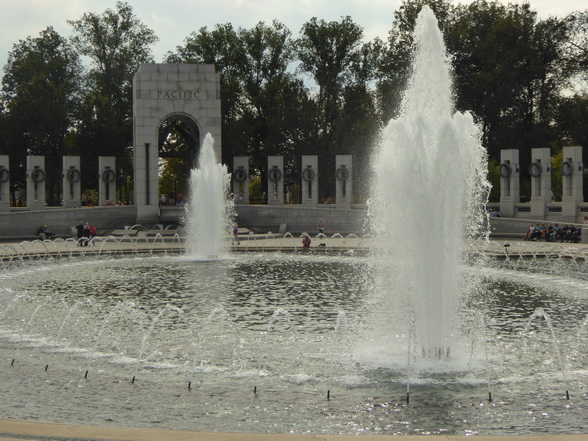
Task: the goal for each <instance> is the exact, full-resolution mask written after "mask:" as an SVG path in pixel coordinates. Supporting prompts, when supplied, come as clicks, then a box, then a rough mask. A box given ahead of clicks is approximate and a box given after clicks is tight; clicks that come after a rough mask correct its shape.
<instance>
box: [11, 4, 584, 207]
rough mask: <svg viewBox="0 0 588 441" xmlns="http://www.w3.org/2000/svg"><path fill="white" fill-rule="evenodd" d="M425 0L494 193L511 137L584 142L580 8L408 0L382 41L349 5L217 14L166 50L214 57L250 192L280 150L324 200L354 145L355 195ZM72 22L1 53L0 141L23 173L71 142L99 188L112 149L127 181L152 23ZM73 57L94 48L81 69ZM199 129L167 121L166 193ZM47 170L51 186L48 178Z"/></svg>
mask: <svg viewBox="0 0 588 441" xmlns="http://www.w3.org/2000/svg"><path fill="white" fill-rule="evenodd" d="M423 5H428V6H429V7H431V9H432V10H433V11H434V13H435V15H436V17H437V19H438V22H439V26H440V27H441V29H442V30H443V32H444V38H445V41H446V45H447V48H448V52H449V55H450V57H451V60H452V63H453V68H454V74H455V75H454V78H455V84H454V87H455V97H456V109H457V110H460V111H464V110H469V111H471V112H472V114H473V115H474V118H475V119H476V121H477V122H478V123H479V124H480V127H481V132H482V140H483V144H484V146H485V147H486V148H487V150H488V153H489V158H490V161H489V173H490V180H491V181H492V183H493V184H494V185H493V190H492V193H491V196H490V197H491V200H493V201H495V200H497V199H498V198H499V195H498V194H497V191H498V183H499V178H498V177H497V167H498V163H497V161H498V159H499V157H500V150H501V149H503V148H518V149H520V162H521V164H526V163H528V162H529V160H530V153H531V148H534V147H552V148H557V149H559V148H561V147H563V146H565V145H570V144H572V145H586V144H587V142H588V123H586V121H588V104H587V103H588V98H587V96H586V94H585V93H575V94H569V93H566V94H564V91H568V90H569V89H570V87H572V86H576V85H577V84H580V85H582V84H584V85H585V82H586V80H587V79H588V74H587V73H586V72H587V66H588V62H587V60H588V55H587V54H588V37H586V35H588V34H587V33H586V29H588V11H583V12H578V13H575V14H572V15H570V16H569V17H566V18H565V19H557V18H549V19H545V20H540V19H539V18H538V16H537V13H536V12H535V11H534V10H532V9H531V7H530V5H529V4H528V3H522V4H511V3H504V2H497V1H487V0H474V1H473V2H469V3H468V4H457V5H454V3H453V2H451V1H450V0H403V1H402V3H401V5H400V7H399V8H398V10H397V11H396V12H395V14H394V18H393V22H392V24H391V29H390V31H389V34H388V38H387V40H386V41H382V40H380V39H374V40H373V41H365V40H364V35H363V30H362V29H361V27H360V26H358V25H357V24H356V23H354V22H353V20H352V18H351V17H341V19H340V20H339V21H332V22H326V21H324V20H320V19H318V18H316V17H313V18H311V19H310V20H308V21H307V22H306V23H305V24H304V25H303V26H302V29H301V30H300V33H299V35H298V36H293V35H292V33H291V32H290V30H289V29H288V28H287V27H286V26H285V25H283V24H282V23H280V22H278V21H273V22H271V23H264V22H259V23H258V24H257V25H255V26H254V27H253V28H251V29H244V28H238V29H236V28H234V27H233V26H232V25H231V24H230V23H227V24H217V25H216V26H214V28H213V29H211V30H209V29H208V28H206V27H203V28H201V29H199V30H197V31H195V32H193V33H192V34H190V35H189V36H188V38H186V40H185V42H184V44H183V45H181V46H178V47H177V48H176V51H175V52H170V53H168V56H167V61H168V62H173V63H211V64H215V66H216V69H217V71H218V72H219V73H220V78H221V111H222V125H223V127H222V130H223V158H222V160H223V162H224V163H226V164H231V163H232V158H233V156H249V157H250V166H251V170H252V172H253V174H254V175H255V176H256V177H255V179H254V182H255V184H254V187H253V188H252V189H251V190H252V191H251V195H252V198H254V197H258V198H260V199H261V195H262V194H263V188H265V186H266V184H267V178H266V174H265V172H266V167H267V156H268V155H281V156H283V157H284V168H285V170H284V178H285V183H286V185H287V186H288V187H289V188H292V189H293V190H292V194H294V193H295V190H294V189H295V187H296V186H297V185H299V183H300V171H301V170H300V167H301V164H300V156H301V155H306V154H316V155H319V165H320V170H319V173H321V179H320V186H321V188H320V198H321V199H325V198H326V197H329V196H333V193H334V188H335V187H334V184H335V183H334V173H333V170H334V156H335V155H337V154H351V155H353V158H354V170H355V171H356V173H355V174H354V185H355V188H354V194H355V197H356V200H365V199H366V198H367V196H368V195H369V183H368V182H367V179H368V178H369V176H370V154H371V151H372V148H373V145H374V144H376V143H377V142H378V137H379V135H380V133H381V128H382V127H383V126H384V124H386V123H387V122H388V121H389V120H390V118H393V117H396V116H397V115H398V114H399V111H400V106H401V102H402V92H403V90H404V88H405V85H406V82H407V80H408V78H409V75H410V68H411V57H412V50H413V46H412V32H413V29H414V24H415V20H416V17H417V15H418V13H419V12H420V10H421V9H422V7H423ZM68 23H69V24H70V25H71V26H72V30H73V36H72V38H71V43H68V42H67V41H65V40H64V39H62V38H61V37H60V36H59V35H57V33H55V31H54V30H53V29H52V28H47V30H46V31H44V32H42V33H41V34H40V36H39V37H38V38H28V39H27V40H24V41H21V42H19V43H18V44H16V45H15V46H14V50H13V51H12V52H11V53H10V55H9V61H8V64H7V66H5V67H4V71H5V75H4V78H3V81H2V95H1V101H0V149H1V150H2V153H3V154H4V153H8V154H10V156H11V162H12V163H11V172H12V177H13V179H14V180H15V181H16V182H17V184H22V183H23V182H24V158H25V156H26V154H31V153H36V154H44V155H45V156H46V158H48V161H49V162H50V163H49V164H48V166H47V169H48V171H50V172H55V173H57V170H60V164H58V163H57V162H55V163H53V162H51V161H58V160H59V158H60V156H61V155H63V154H66V153H67V154H79V155H81V156H82V168H83V170H82V171H83V173H82V176H83V179H84V182H83V187H84V188H88V189H91V188H95V187H96V186H97V181H96V179H97V178H96V173H95V170H96V164H97V158H98V156H99V155H113V156H116V158H117V169H118V170H117V175H118V176H120V179H121V182H125V183H127V182H129V179H130V180H132V140H133V138H132V99H133V96H132V80H133V76H134V74H135V72H136V71H137V68H138V66H139V65H140V64H141V63H146V62H150V61H152V56H151V49H150V47H151V46H152V45H153V44H154V43H155V42H156V41H157V37H156V35H155V34H154V33H153V31H152V30H150V29H149V28H147V27H146V26H145V25H144V24H143V23H142V22H141V20H140V19H138V18H137V17H136V16H135V15H134V14H133V11H132V8H131V7H130V6H129V5H128V4H127V3H123V2H117V3H116V6H115V8H114V9H106V10H105V11H104V13H102V14H95V13H86V14H83V15H82V17H81V18H80V19H79V20H72V21H69V22H68ZM80 56H83V57H86V58H87V59H88V60H90V65H89V69H88V71H87V72H85V73H84V75H82V71H81V68H80V63H79V57H80ZM293 66H297V70H294V68H293ZM574 90H581V87H580V88H578V87H576V88H575V89H574ZM200 139H201V137H200V134H199V133H197V128H196V129H194V127H191V126H190V124H189V123H187V121H184V120H181V119H172V120H170V121H164V122H163V123H162V129H161V131H160V146H159V147H160V153H161V155H162V157H164V156H165V160H164V161H163V165H162V168H161V172H160V177H161V192H163V193H165V194H169V193H171V192H175V191H176V189H178V190H177V191H178V192H180V191H182V192H185V191H186V190H187V180H188V178H187V176H188V174H189V169H191V168H192V166H193V160H192V157H193V156H195V154H196V151H197V149H198V147H199V146H198V145H197V144H198V142H199V140H200ZM172 153H173V154H172ZM166 155H167V156H166ZM170 155H171V156H170ZM554 170H555V168H554ZM522 173H523V182H522V183H521V194H523V195H527V196H528V195H529V194H530V183H529V180H528V177H527V176H526V174H527V169H526V167H523V168H522ZM51 182H53V183H52V184H51ZM48 184H49V188H50V190H49V191H50V193H51V195H53V196H52V197H53V198H54V199H56V197H57V194H58V193H59V185H60V184H59V176H57V174H56V175H55V176H54V177H51V178H50V179H48ZM129 184H130V185H129V187H132V182H130V183H129ZM554 184H556V183H555V181H554ZM557 191H559V190H557ZM554 192H555V188H554Z"/></svg>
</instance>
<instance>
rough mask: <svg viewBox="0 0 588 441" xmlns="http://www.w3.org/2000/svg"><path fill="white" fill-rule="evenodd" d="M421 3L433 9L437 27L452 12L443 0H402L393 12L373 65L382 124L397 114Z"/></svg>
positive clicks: (444, 25)
mask: <svg viewBox="0 0 588 441" xmlns="http://www.w3.org/2000/svg"><path fill="white" fill-rule="evenodd" d="M424 5H428V6H429V7H430V8H431V10H432V11H433V12H434V13H435V17H436V18H437V21H438V23H439V26H440V28H441V30H444V28H445V27H446V23H447V22H448V20H449V17H451V14H452V13H453V8H452V6H451V4H450V3H449V2H448V1H447V0H403V1H402V4H401V5H400V7H399V8H398V10H397V11H396V12H395V13H394V21H393V23H392V28H391V29H390V31H389V33H388V41H387V45H386V46H383V47H382V49H381V51H382V55H381V56H380V57H379V59H378V62H377V65H376V66H375V75H376V78H377V79H378V82H377V86H376V93H377V99H378V107H379V112H380V114H381V119H382V122H383V123H384V124H386V123H388V121H390V119H392V118H396V117H397V116H398V115H399V112H400V105H401V102H402V93H403V92H404V90H405V89H406V86H407V82H408V79H409V78H410V74H411V68H412V57H413V48H414V38H413V33H414V27H415V24H416V19H417V17H418V14H419V13H420V11H421V9H422V7H423V6H424Z"/></svg>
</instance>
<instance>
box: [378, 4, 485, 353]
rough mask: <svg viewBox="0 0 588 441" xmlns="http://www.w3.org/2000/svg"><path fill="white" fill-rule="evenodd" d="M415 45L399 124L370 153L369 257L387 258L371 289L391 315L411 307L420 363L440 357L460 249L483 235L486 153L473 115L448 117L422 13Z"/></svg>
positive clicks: (433, 41)
mask: <svg viewBox="0 0 588 441" xmlns="http://www.w3.org/2000/svg"><path fill="white" fill-rule="evenodd" d="M415 45H416V46H415V55H414V60H413V73H412V78H411V80H410V82H409V85H408V88H407V90H406V92H405V95H404V98H403V103H402V109H401V115H400V117H399V118H397V119H395V120H392V121H390V122H389V124H388V126H387V127H386V128H385V130H384V133H383V137H382V142H381V145H380V147H379V149H378V151H377V152H376V154H375V158H374V159H375V160H374V182H373V192H372V199H371V200H370V205H369V215H370V219H371V222H372V228H373V232H374V236H375V241H374V247H375V249H376V250H377V253H376V254H377V255H379V256H385V258H384V259H382V260H384V261H383V262H380V264H381V265H382V268H381V269H380V273H381V274H382V277H383V278H384V279H386V280H385V281H384V280H382V281H380V287H379V288H380V289H382V290H385V291H386V294H385V295H386V296H393V297H397V298H398V299H397V300H395V301H393V303H395V307H398V308H400V307H401V306H400V305H401V304H406V303H408V304H410V306H409V307H408V310H407V311H405V312H406V314H405V316H406V317H410V315H411V311H414V312H415V313H416V339H417V343H418V345H419V346H420V347H421V348H422V352H423V355H424V356H426V357H431V358H445V357H447V356H448V355H449V349H450V347H451V336H452V326H453V317H454V314H455V309H456V306H457V305H456V303H457V299H458V298H459V297H458V295H459V293H460V269H459V268H460V265H461V263H462V254H463V253H462V250H463V247H464V242H465V240H468V239H470V238H472V237H476V236H480V235H483V231H482V226H483V225H485V223H484V216H485V210H483V206H484V202H485V194H486V188H487V181H486V179H485V174H486V169H487V167H486V153H485V151H484V149H483V148H482V146H481V144H480V141H479V129H478V127H477V126H476V125H475V124H474V121H473V118H472V116H471V115H470V114H469V113H459V112H455V113H454V108H453V101H452V83H451V70H450V64H449V59H448V57H447V54H446V50H445V47H444V44H443V37H442V34H441V32H440V31H439V28H438V26H437V20H436V18H435V16H434V15H433V13H432V11H431V9H430V8H429V7H427V6H424V7H423V9H422V11H421V12H420V14H419V16H418V18H417V23H416V27H415ZM390 278H392V279H393V281H390V280H389V279H390ZM401 297H402V298H403V299H404V300H400V298H401ZM399 300H400V301H399ZM405 321H406V319H405ZM408 326H409V324H408V322H406V323H405V328H404V329H405V330H406V329H408Z"/></svg>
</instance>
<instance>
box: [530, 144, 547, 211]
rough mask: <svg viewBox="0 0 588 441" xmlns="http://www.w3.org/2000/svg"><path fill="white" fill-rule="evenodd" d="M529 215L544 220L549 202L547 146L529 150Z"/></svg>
mask: <svg viewBox="0 0 588 441" xmlns="http://www.w3.org/2000/svg"><path fill="white" fill-rule="evenodd" d="M531 151H532V153H531V155H532V156H531V157H532V159H531V165H529V174H530V175H531V217H532V218H533V219H537V220H544V219H545V215H546V214H547V204H548V203H549V202H551V196H552V193H551V155H550V150H549V149H548V148H540V149H532V150H531Z"/></svg>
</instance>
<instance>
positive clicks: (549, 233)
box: [525, 224, 582, 242]
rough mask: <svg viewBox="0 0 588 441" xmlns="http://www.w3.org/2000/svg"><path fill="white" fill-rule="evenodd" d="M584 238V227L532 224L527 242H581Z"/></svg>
mask: <svg viewBox="0 0 588 441" xmlns="http://www.w3.org/2000/svg"><path fill="white" fill-rule="evenodd" d="M581 236H582V227H575V226H573V225H564V226H563V227H560V226H559V224H553V225H552V224H547V225H546V224H536V225H535V224H530V225H529V229H528V230H527V233H526V234H525V240H533V241H539V240H545V241H546V242H557V241H559V242H579V241H580V238H581Z"/></svg>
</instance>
